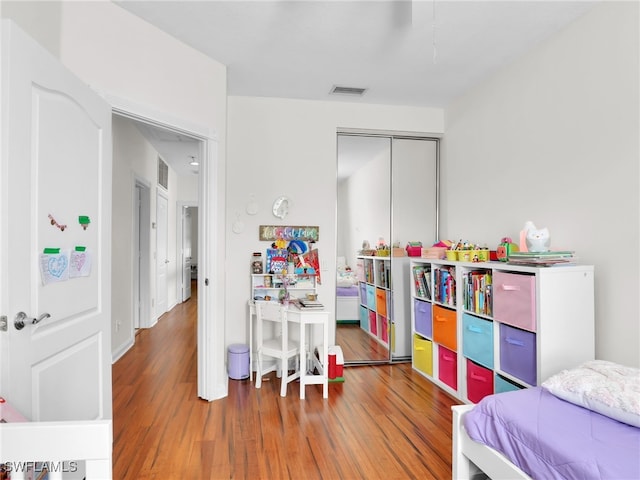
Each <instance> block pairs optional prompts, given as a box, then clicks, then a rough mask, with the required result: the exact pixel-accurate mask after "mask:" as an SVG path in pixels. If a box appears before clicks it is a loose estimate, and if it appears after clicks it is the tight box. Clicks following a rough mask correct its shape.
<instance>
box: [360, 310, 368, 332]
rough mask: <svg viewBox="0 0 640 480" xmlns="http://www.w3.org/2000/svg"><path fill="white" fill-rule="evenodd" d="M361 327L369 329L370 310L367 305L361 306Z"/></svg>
mask: <svg viewBox="0 0 640 480" xmlns="http://www.w3.org/2000/svg"><path fill="white" fill-rule="evenodd" d="M360 328H362V329H363V330H365V331H369V310H368V309H367V307H365V306H362V305H361V306H360Z"/></svg>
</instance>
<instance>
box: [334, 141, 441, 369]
mask: <svg viewBox="0 0 640 480" xmlns="http://www.w3.org/2000/svg"><path fill="white" fill-rule="evenodd" d="M337 140H338V142H337V143H338V167H337V168H338V203H337V207H338V208H337V242H336V243H337V258H338V265H337V279H336V285H337V288H336V317H335V318H336V322H337V323H336V344H337V345H340V346H341V347H342V351H343V353H344V359H345V363H346V364H360V363H388V362H389V361H403V360H409V359H410V358H411V345H410V342H411V310H410V305H411V304H410V295H409V285H408V284H407V282H408V279H409V274H408V268H409V257H401V256H400V257H396V256H393V255H392V254H391V255H389V256H378V255H372V254H371V253H372V251H373V250H375V249H376V246H377V243H378V241H379V240H382V241H383V242H384V243H385V244H386V245H389V246H392V245H393V244H397V245H399V247H400V248H401V249H404V248H405V246H406V245H407V242H410V241H420V242H422V243H423V244H424V245H431V244H432V243H433V242H434V241H436V239H437V237H438V201H437V198H438V143H437V142H438V141H437V139H433V138H426V137H404V136H394V135H390V134H389V135H387V134H380V135H378V134H353V133H339V134H338V139H337ZM363 242H366V243H368V244H369V246H370V248H369V250H370V251H369V252H366V251H365V252H363ZM365 250H366V249H365ZM389 253H391V252H389Z"/></svg>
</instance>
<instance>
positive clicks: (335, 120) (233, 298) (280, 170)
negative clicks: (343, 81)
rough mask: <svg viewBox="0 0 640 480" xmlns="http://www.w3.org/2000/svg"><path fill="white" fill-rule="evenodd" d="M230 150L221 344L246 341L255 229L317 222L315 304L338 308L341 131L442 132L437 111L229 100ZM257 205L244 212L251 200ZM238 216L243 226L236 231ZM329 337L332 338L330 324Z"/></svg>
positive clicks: (256, 243)
mask: <svg viewBox="0 0 640 480" xmlns="http://www.w3.org/2000/svg"><path fill="white" fill-rule="evenodd" d="M228 112H229V119H228V148H227V158H228V164H227V184H228V185H229V188H228V194H227V225H226V231H227V258H228V263H227V284H226V287H227V289H226V295H227V335H226V343H227V344H230V343H236V342H243V343H246V342H247V339H248V338H247V337H248V323H247V300H248V299H249V298H250V278H249V274H250V271H249V260H250V256H251V252H254V251H264V250H265V249H266V248H267V247H268V245H269V244H268V242H260V241H259V240H258V227H259V225H317V226H319V227H320V241H319V242H318V243H317V247H318V249H319V253H320V259H321V262H322V265H323V267H324V268H323V269H322V271H321V276H322V285H321V286H320V287H319V293H320V297H319V298H320V300H321V301H322V302H323V303H324V304H325V305H326V306H327V307H328V308H329V309H330V310H331V311H334V308H335V298H334V297H335V280H336V279H335V265H336V198H337V185H336V154H337V137H336V132H337V129H338V128H355V127H357V128H362V129H378V130H397V131H405V132H408V131H412V132H423V133H432V132H433V133H440V132H442V127H443V117H442V110H439V109H427V108H409V107H389V106H375V105H359V104H356V103H341V102H313V101H301V100H286V99H275V98H248V97H229V109H228ZM252 194H253V195H255V199H256V202H257V203H258V205H259V211H258V213H257V214H256V215H248V214H247V213H246V205H247V203H248V202H249V200H250V196H251V195H252ZM283 194H286V195H288V196H290V197H291V199H292V205H291V208H290V213H289V216H288V217H286V218H285V220H279V219H277V218H276V217H274V216H273V215H272V214H271V205H272V203H273V201H274V200H275V198H276V197H278V196H280V195H283ZM236 216H237V217H238V218H239V219H240V220H241V221H242V222H243V223H244V225H245V229H244V231H243V232H242V233H240V234H235V233H233V232H232V230H231V226H232V224H233V222H234V221H235V219H236ZM329 336H330V338H331V339H333V338H335V325H332V326H331V329H330V332H329Z"/></svg>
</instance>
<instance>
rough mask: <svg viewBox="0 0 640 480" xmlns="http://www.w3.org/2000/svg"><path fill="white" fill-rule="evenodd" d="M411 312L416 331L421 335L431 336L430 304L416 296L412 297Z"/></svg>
mask: <svg viewBox="0 0 640 480" xmlns="http://www.w3.org/2000/svg"><path fill="white" fill-rule="evenodd" d="M413 313H414V318H415V321H416V332H417V333H419V334H420V335H422V336H423V337H427V338H433V323H432V322H431V304H430V303H428V302H423V301H421V300H418V299H416V298H414V299H413Z"/></svg>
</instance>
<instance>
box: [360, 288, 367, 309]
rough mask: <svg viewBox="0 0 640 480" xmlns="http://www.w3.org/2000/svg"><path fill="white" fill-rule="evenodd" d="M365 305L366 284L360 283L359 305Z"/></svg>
mask: <svg viewBox="0 0 640 480" xmlns="http://www.w3.org/2000/svg"><path fill="white" fill-rule="evenodd" d="M366 304H367V284H366V283H362V282H360V305H366Z"/></svg>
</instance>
